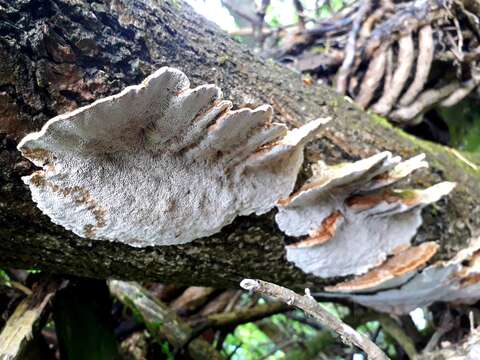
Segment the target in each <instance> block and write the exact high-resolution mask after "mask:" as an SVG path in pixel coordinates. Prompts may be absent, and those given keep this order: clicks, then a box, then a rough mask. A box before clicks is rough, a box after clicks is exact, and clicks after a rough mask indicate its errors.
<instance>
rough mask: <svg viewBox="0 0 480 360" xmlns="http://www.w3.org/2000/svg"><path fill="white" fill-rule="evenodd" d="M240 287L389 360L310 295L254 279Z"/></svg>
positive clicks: (374, 356)
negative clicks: (282, 304)
mask: <svg viewBox="0 0 480 360" xmlns="http://www.w3.org/2000/svg"><path fill="white" fill-rule="evenodd" d="M240 286H241V287H242V288H244V289H246V290H249V291H253V292H256V293H259V294H262V295H267V296H271V297H273V298H275V299H278V300H281V301H284V302H286V303H287V304H288V305H291V306H295V307H297V308H299V309H301V310H303V311H305V312H306V313H307V314H309V315H311V316H313V317H314V318H315V319H317V320H318V321H319V322H320V323H321V324H322V325H325V326H326V327H328V328H329V329H331V330H333V331H335V332H336V333H337V334H339V335H340V338H341V339H342V341H343V342H344V343H345V344H347V345H350V344H354V345H356V346H357V347H359V348H360V349H362V350H363V351H365V353H366V354H367V355H368V357H369V358H370V359H372V360H387V359H388V357H387V356H386V355H385V353H384V352H383V351H382V350H380V348H379V347H378V346H377V345H375V344H374V343H373V342H372V341H371V340H370V339H368V338H367V337H365V336H364V335H362V334H360V333H358V332H357V331H355V330H354V329H352V328H351V327H350V326H348V325H347V324H345V323H343V322H342V321H341V320H339V319H337V318H336V317H335V316H333V315H332V314H330V313H329V312H327V311H325V310H324V309H323V308H322V307H321V305H320V304H319V303H317V302H316V301H315V299H314V298H313V297H312V296H310V295H309V292H307V295H305V296H301V295H298V294H297V293H295V292H293V291H292V290H289V289H286V288H284V287H281V286H278V285H275V284H272V283H269V282H266V281H262V280H253V279H244V280H242V282H241V283H240Z"/></svg>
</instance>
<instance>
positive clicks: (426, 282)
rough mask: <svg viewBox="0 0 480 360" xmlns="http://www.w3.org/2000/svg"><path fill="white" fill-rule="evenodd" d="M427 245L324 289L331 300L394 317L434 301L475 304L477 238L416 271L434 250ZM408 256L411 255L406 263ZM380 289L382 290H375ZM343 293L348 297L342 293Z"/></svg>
mask: <svg viewBox="0 0 480 360" xmlns="http://www.w3.org/2000/svg"><path fill="white" fill-rule="evenodd" d="M429 244H430V243H425V244H422V245H420V247H422V248H421V249H418V248H411V249H410V250H406V252H405V253H404V255H402V254H398V255H395V256H394V257H393V258H392V260H387V261H386V262H385V263H384V264H382V265H381V266H379V267H378V268H377V269H374V270H372V271H371V272H369V273H368V274H366V275H363V276H361V277H358V278H357V279H354V280H351V281H346V282H344V283H341V284H338V285H335V286H332V287H329V288H327V289H326V290H327V291H335V292H337V293H335V297H348V298H350V299H351V300H353V301H355V302H357V303H360V304H363V305H365V306H369V307H373V308H375V309H377V310H379V311H383V312H389V313H396V314H405V313H408V312H410V311H412V310H414V309H415V308H417V307H422V306H427V305H430V304H431V303H433V302H436V301H444V302H459V303H473V302H476V301H478V298H479V297H480V238H476V239H474V240H472V241H471V243H470V246H469V247H467V248H466V249H463V250H461V251H460V252H459V253H458V254H457V255H456V256H455V257H454V258H453V259H451V260H449V261H439V262H436V263H434V264H432V265H429V266H427V267H425V268H423V270H422V271H421V272H420V271H419V270H421V268H422V267H421V266H420V267H418V265H424V263H425V262H426V261H428V259H429V257H430V256H431V253H432V251H434V246H433V245H429ZM412 249H415V250H412ZM397 256H398V257H403V256H405V257H406V258H405V259H404V260H405V262H404V263H403V265H402V264H401V263H399V262H398V261H397V260H395V257H397ZM409 256H412V258H410V260H408V257H409ZM422 259H423V260H422ZM399 260H401V259H400V258H399ZM395 263H396V264H395ZM415 263H417V264H418V265H417V266H416V265H415ZM395 274H399V275H400V276H399V280H401V281H397V284H396V285H397V286H395V284H394V283H393V282H392V279H394V278H395V277H394V275H395ZM402 276H403V278H402ZM382 281H385V282H384V283H383V284H384V286H383V287H381V288H380V287H378V285H377V283H380V282H382ZM385 285H388V286H385ZM380 289H384V290H383V291H377V290H380ZM344 292H348V293H350V294H343V293H344ZM370 292H371V293H370Z"/></svg>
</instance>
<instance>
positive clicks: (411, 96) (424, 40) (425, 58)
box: [399, 25, 435, 106]
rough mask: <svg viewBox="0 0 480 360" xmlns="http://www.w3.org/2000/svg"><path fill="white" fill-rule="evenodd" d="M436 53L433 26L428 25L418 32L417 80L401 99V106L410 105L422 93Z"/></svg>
mask: <svg viewBox="0 0 480 360" xmlns="http://www.w3.org/2000/svg"><path fill="white" fill-rule="evenodd" d="M434 51H435V46H434V43H433V31H432V26H431V25H426V26H424V27H422V28H421V29H420V31H419V32H418V57H417V65H416V69H415V78H414V79H413V81H412V83H411V84H410V86H409V87H408V89H407V91H406V92H405V94H403V96H402V98H401V99H400V101H399V104H400V105H401V106H406V105H408V104H410V103H411V102H412V101H413V100H415V98H416V97H417V95H418V94H419V93H420V91H422V89H423V87H424V86H425V83H426V82H427V79H428V75H429V74H430V68H431V66H432V61H433V54H434Z"/></svg>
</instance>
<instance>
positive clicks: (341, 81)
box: [336, 0, 371, 94]
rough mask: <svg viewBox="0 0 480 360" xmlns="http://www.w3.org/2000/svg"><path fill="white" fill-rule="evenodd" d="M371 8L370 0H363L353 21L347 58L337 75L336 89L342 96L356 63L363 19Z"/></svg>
mask: <svg viewBox="0 0 480 360" xmlns="http://www.w3.org/2000/svg"><path fill="white" fill-rule="evenodd" d="M370 7H371V1H370V0H362V2H361V5H360V8H359V9H358V12H357V13H356V14H355V19H354V20H353V24H352V30H351V31H350V34H349V36H348V39H347V45H346V46H345V58H344V59H343V63H342V66H341V67H340V69H339V70H338V73H337V80H336V82H337V84H336V88H337V92H339V93H340V94H345V91H346V90H347V88H348V77H349V75H350V72H351V68H352V65H353V63H354V61H355V54H356V43H357V36H358V32H359V31H360V29H361V26H362V23H363V19H364V18H365V16H366V15H367V13H368V11H370Z"/></svg>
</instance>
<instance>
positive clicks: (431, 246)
mask: <svg viewBox="0 0 480 360" xmlns="http://www.w3.org/2000/svg"><path fill="white" fill-rule="evenodd" d="M438 248H439V245H438V244H437V243H435V242H433V241H429V242H425V243H422V244H420V245H418V246H412V247H409V248H407V249H405V250H401V251H399V252H398V253H396V254H394V255H393V256H392V257H391V258H389V259H387V260H386V261H385V262H384V263H383V264H381V265H380V266H378V267H376V268H373V269H372V270H370V271H369V272H368V273H366V274H364V275H361V276H358V277H356V278H354V279H352V280H347V281H344V282H341V283H339V284H336V285H334V286H327V287H325V290H326V291H333V292H363V293H367V292H375V291H379V290H382V289H391V288H394V287H396V286H399V285H402V284H404V283H405V282H407V281H408V280H409V279H411V278H412V277H413V276H414V275H415V274H417V272H418V270H420V269H421V268H422V267H423V266H424V265H425V264H426V263H427V262H428V261H429V260H430V259H431V258H432V257H433V255H435V254H436V252H437V250H438Z"/></svg>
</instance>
